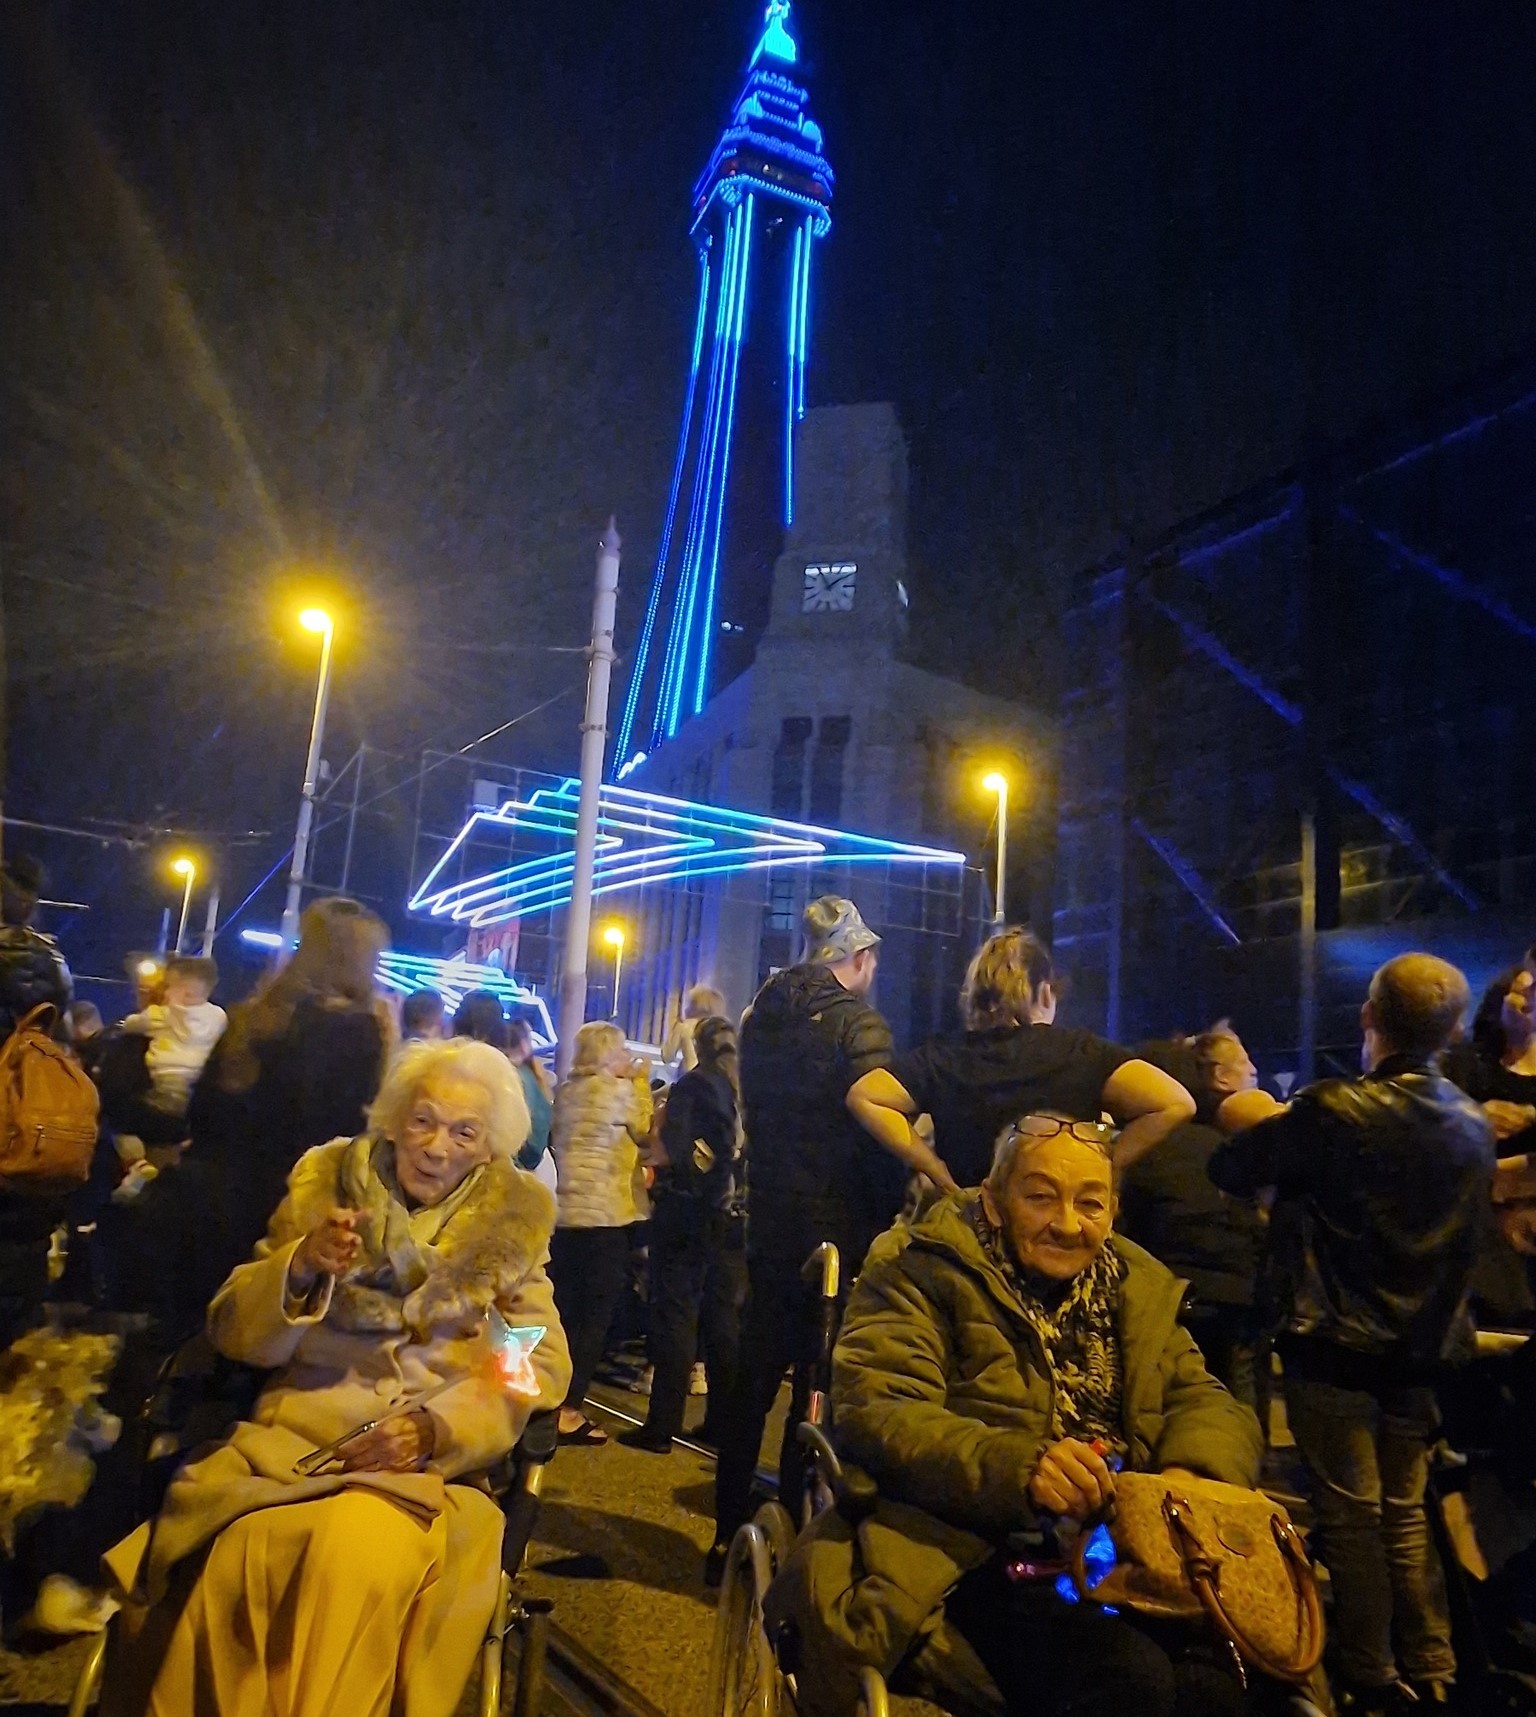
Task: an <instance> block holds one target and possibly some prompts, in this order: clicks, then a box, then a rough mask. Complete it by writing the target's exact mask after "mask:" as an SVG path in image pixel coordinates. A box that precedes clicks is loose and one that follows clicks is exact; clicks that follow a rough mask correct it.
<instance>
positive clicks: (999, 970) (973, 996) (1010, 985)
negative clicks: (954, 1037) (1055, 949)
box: [960, 929, 1056, 1031]
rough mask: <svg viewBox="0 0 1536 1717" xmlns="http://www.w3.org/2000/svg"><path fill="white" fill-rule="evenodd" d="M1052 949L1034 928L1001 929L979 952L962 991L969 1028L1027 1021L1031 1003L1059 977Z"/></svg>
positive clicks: (962, 1007)
mask: <svg viewBox="0 0 1536 1717" xmlns="http://www.w3.org/2000/svg"><path fill="white" fill-rule="evenodd" d="M1055 976H1056V973H1055V968H1054V967H1053V966H1052V964H1051V951H1050V949H1049V948H1047V947H1046V946H1045V944H1044V943H1043V942H1042V941H1040V939H1039V938H1038V937H1037V936H1036V935H1035V934H1034V932H1033V931H1032V930H1027V929H1015V930H1002V931H999V932H998V934H997V935H996V936H989V937H988V938H987V940H986V941H985V942H983V943H982V945H981V947H980V948H978V949H977V950H976V954H975V956H974V958H973V959H972V960H971V963H970V966H969V968H968V969H967V971H966V974H965V983H964V984H963V985H962V986H961V989H960V1014H961V1017H962V1018H963V1019H964V1021H965V1024H966V1027H967V1029H969V1030H971V1031H984V1030H986V1029H988V1028H989V1027H994V1026H1005V1025H1028V1024H1029V1023H1030V1019H1029V1014H1030V1004H1031V1003H1032V1002H1033V1001H1034V999H1035V997H1036V995H1037V994H1038V993H1039V990H1040V986H1041V985H1042V984H1048V983H1050V982H1052V980H1053V979H1054V978H1055Z"/></svg>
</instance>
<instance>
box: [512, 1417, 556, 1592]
mask: <svg viewBox="0 0 1536 1717" xmlns="http://www.w3.org/2000/svg"><path fill="white" fill-rule="evenodd" d="M559 1440H560V1414H559V1411H558V1409H554V1410H550V1411H547V1412H542V1413H535V1414H534V1415H533V1417H532V1418H531V1419H529V1421H528V1423H527V1424H526V1425H525V1426H524V1427H523V1434H522V1436H521V1437H519V1438H518V1440H517V1447H516V1448H514V1449H513V1451H512V1453H511V1455H510V1456H509V1457H508V1466H509V1467H510V1469H511V1482H510V1483H509V1484H508V1485H507V1487H506V1489H505V1490H504V1491H503V1492H502V1494H501V1497H500V1502H501V1512H502V1518H503V1520H504V1522H505V1524H504V1525H503V1527H502V1533H501V1565H502V1567H503V1568H504V1569H505V1570H506V1571H507V1573H508V1574H509V1575H510V1576H511V1577H512V1578H513V1579H516V1578H517V1572H518V1569H519V1568H521V1567H522V1565H523V1558H524V1556H526V1555H527V1553H528V1540H529V1539H530V1538H532V1536H533V1528H534V1523H535V1521H536V1520H537V1519H538V1515H539V1491H540V1490H541V1489H542V1488H543V1484H544V1469H545V1467H547V1466H548V1465H549V1463H550V1460H551V1458H552V1457H553V1455H554V1452H555V1449H556V1446H557V1445H558V1443H559Z"/></svg>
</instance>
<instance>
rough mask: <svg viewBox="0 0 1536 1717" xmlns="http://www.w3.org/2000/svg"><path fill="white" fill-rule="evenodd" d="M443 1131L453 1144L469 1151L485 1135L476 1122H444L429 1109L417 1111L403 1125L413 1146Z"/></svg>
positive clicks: (423, 1142)
mask: <svg viewBox="0 0 1536 1717" xmlns="http://www.w3.org/2000/svg"><path fill="white" fill-rule="evenodd" d="M445 1129H446V1130H447V1133H448V1137H449V1139H450V1140H451V1141H452V1142H453V1143H454V1144H456V1145H458V1146H460V1147H461V1148H463V1149H465V1150H471V1151H472V1150H474V1149H475V1148H476V1147H477V1146H478V1145H479V1143H480V1141H481V1139H482V1138H483V1137H484V1135H485V1128H484V1127H483V1126H482V1125H481V1124H480V1123H479V1122H478V1121H467V1120H465V1121H445V1120H443V1119H442V1117H441V1116H439V1115H435V1114H433V1112H432V1111H431V1110H430V1109H418V1110H416V1112H415V1113H414V1114H413V1115H412V1116H411V1117H410V1119H409V1120H408V1121H407V1122H406V1123H405V1136H406V1137H407V1138H408V1139H410V1140H411V1141H412V1142H413V1143H415V1144H425V1143H426V1142H427V1140H428V1139H435V1138H436V1137H437V1135H438V1134H439V1133H441V1132H443V1131H444V1130H445Z"/></svg>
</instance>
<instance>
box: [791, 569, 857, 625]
mask: <svg viewBox="0 0 1536 1717" xmlns="http://www.w3.org/2000/svg"><path fill="white" fill-rule="evenodd" d="M858 575H859V569H858V567H857V566H856V565H855V563H854V562H853V561H851V560H839V561H822V562H820V563H819V564H817V565H815V566H808V567H807V568H806V569H805V584H804V586H803V588H802V590H801V592H800V612H801V613H802V614H850V613H852V612H853V593H854V586H855V585H856V584H857V582H858Z"/></svg>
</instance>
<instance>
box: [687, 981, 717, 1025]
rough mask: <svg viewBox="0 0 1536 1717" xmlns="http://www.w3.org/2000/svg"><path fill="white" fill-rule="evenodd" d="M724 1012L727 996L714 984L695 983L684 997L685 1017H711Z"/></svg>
mask: <svg viewBox="0 0 1536 1717" xmlns="http://www.w3.org/2000/svg"><path fill="white" fill-rule="evenodd" d="M724 1013H725V997H724V996H722V995H721V994H720V992H719V990H717V989H716V988H715V987H714V985H713V984H694V985H693V987H692V988H691V989H690V990H689V991H688V994H687V995H686V996H685V997H684V998H683V1018H684V1019H709V1018H711V1017H712V1016H713V1015H716V1014H719V1015H722V1016H723V1015H724Z"/></svg>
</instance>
